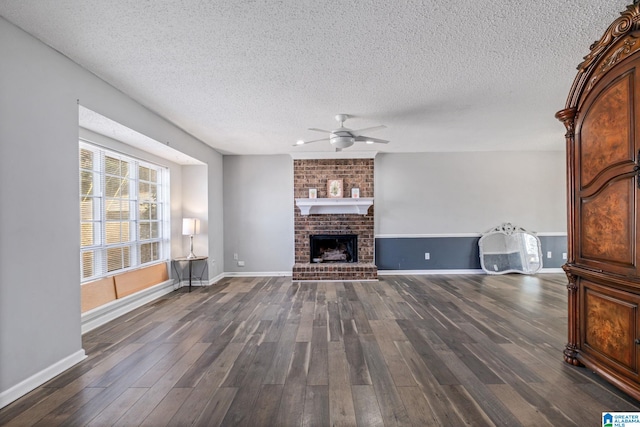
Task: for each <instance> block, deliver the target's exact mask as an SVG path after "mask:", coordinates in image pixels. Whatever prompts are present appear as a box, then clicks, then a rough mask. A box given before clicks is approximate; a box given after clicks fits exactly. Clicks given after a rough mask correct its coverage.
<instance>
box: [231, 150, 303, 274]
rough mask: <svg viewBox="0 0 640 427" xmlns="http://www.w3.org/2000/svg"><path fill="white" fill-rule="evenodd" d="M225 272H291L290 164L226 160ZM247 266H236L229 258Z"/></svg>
mask: <svg viewBox="0 0 640 427" xmlns="http://www.w3.org/2000/svg"><path fill="white" fill-rule="evenodd" d="M224 227H225V242H224V250H225V253H224V259H225V265H224V267H225V268H224V270H225V272H237V273H238V274H242V273H245V272H252V273H268V272H272V273H281V272H286V273H288V274H290V273H291V269H292V268H293V264H294V256H293V160H292V159H291V157H290V156H288V155H280V156H224ZM234 253H237V254H238V260H240V261H244V262H245V266H244V267H239V266H238V265H237V262H236V261H235V260H234V259H233V254H234Z"/></svg>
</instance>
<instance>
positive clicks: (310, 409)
mask: <svg viewBox="0 0 640 427" xmlns="http://www.w3.org/2000/svg"><path fill="white" fill-rule="evenodd" d="M302 425H303V427H315V426H328V425H332V424H331V417H330V411H329V386H328V385H309V386H307V390H306V393H305V396H304V416H303V418H302Z"/></svg>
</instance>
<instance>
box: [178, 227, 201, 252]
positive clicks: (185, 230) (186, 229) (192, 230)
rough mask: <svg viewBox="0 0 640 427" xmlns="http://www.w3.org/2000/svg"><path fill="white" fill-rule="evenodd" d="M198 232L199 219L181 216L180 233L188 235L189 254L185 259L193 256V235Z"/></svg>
mask: <svg viewBox="0 0 640 427" xmlns="http://www.w3.org/2000/svg"><path fill="white" fill-rule="evenodd" d="M199 233H200V220H199V219H198V218H182V235H183V236H189V255H188V256H187V259H192V258H195V257H196V255H195V254H194V253H193V235H194V234H199Z"/></svg>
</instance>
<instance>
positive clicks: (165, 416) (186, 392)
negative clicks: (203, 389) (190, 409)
mask: <svg viewBox="0 0 640 427" xmlns="http://www.w3.org/2000/svg"><path fill="white" fill-rule="evenodd" d="M192 391H193V390H192V389H191V388H172V389H171V391H169V393H167V395H166V396H165V398H164V399H162V401H161V402H160V403H159V404H158V406H156V407H155V408H154V410H153V412H151V413H150V414H149V415H148V416H147V417H146V418H145V419H144V421H143V422H142V423H141V424H140V426H144V427H163V426H167V425H170V420H171V419H172V417H173V416H174V415H175V413H176V412H178V409H180V407H181V406H182V405H183V404H184V402H185V401H186V400H187V399H189V396H190V394H191V392H192Z"/></svg>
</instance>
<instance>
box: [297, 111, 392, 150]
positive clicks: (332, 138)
mask: <svg viewBox="0 0 640 427" xmlns="http://www.w3.org/2000/svg"><path fill="white" fill-rule="evenodd" d="M335 118H336V120H337V121H338V123H339V124H340V127H339V128H338V129H334V130H330V131H329V130H324V129H318V128H309V130H313V131H316V132H324V133H328V134H329V137H328V138H321V139H314V140H312V141H303V140H299V141H297V142H296V143H295V144H294V146H298V145H305V144H310V143H312V142H317V141H329V143H330V144H331V145H332V146H333V147H335V149H336V150H342V149H343V148H349V147H351V146H352V145H353V144H354V143H355V142H365V143H366V144H374V143H378V144H387V143H388V142H389V141H387V140H384V139H379V138H371V137H368V136H364V135H362V133H363V132H367V131H374V130H379V129H384V128H386V126H384V125H380V126H374V127H370V128H365V129H358V130H352V129H349V128H346V127H344V122H345V120H347V119H348V118H349V116H348V115H347V114H337V115H336V117H335Z"/></svg>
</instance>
